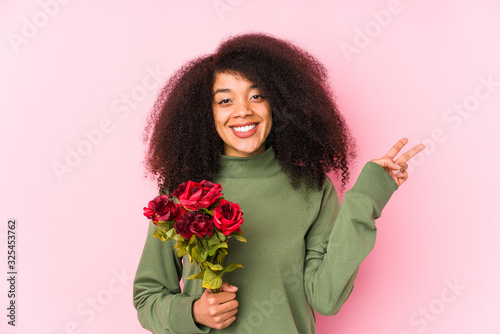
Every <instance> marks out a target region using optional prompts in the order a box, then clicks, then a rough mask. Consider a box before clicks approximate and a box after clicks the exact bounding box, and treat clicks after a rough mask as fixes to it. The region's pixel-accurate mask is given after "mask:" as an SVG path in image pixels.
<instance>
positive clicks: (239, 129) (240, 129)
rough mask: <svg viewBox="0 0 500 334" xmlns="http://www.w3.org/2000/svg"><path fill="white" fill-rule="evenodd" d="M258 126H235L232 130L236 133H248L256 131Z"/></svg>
mask: <svg viewBox="0 0 500 334" xmlns="http://www.w3.org/2000/svg"><path fill="white" fill-rule="evenodd" d="M256 126H257V124H251V125H245V126H233V127H231V129H233V130H234V131H236V132H240V133H245V132H248V131H251V130H253V129H255V127H256Z"/></svg>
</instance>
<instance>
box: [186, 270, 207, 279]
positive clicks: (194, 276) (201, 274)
mask: <svg viewBox="0 0 500 334" xmlns="http://www.w3.org/2000/svg"><path fill="white" fill-rule="evenodd" d="M204 275H205V272H204V271H200V272H199V273H197V274H195V275H191V276H189V277H188V279H203V276H204Z"/></svg>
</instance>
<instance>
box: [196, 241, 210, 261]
mask: <svg viewBox="0 0 500 334" xmlns="http://www.w3.org/2000/svg"><path fill="white" fill-rule="evenodd" d="M192 252H193V257H194V259H195V260H196V261H197V262H198V263H201V262H204V261H205V260H206V259H207V256H208V252H207V251H206V250H204V249H203V246H201V245H200V243H197V244H196V246H194V247H193V248H192Z"/></svg>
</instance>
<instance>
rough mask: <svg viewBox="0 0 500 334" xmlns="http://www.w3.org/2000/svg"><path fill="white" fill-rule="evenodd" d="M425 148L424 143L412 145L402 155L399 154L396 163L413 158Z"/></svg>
mask: <svg viewBox="0 0 500 334" xmlns="http://www.w3.org/2000/svg"><path fill="white" fill-rule="evenodd" d="M424 148H425V145H424V144H418V145H417V146H414V147H413V148H412V149H411V150H409V151H407V152H405V153H404V154H403V155H402V156H400V157H399V158H398V159H397V160H396V163H397V164H399V163H401V162H407V161H408V160H410V159H411V158H413V157H414V156H415V155H416V154H417V153H418V152H421V151H423V150H424Z"/></svg>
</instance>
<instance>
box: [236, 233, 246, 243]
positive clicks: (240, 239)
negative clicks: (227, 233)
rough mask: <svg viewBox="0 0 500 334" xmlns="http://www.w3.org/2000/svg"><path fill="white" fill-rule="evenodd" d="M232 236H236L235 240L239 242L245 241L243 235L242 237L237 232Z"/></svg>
mask: <svg viewBox="0 0 500 334" xmlns="http://www.w3.org/2000/svg"><path fill="white" fill-rule="evenodd" d="M234 237H235V238H236V240H238V241H241V242H247V239H245V238H244V237H242V236H241V235H239V234H235V235H234Z"/></svg>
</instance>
